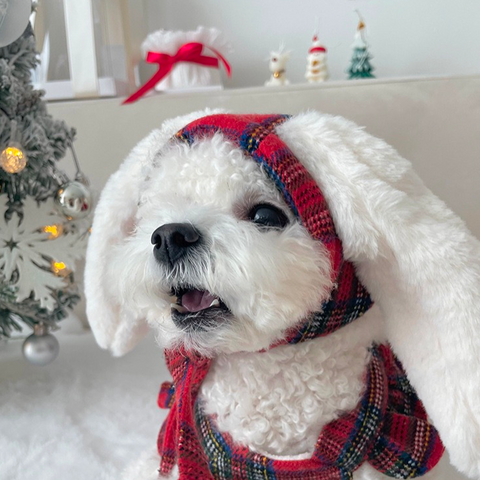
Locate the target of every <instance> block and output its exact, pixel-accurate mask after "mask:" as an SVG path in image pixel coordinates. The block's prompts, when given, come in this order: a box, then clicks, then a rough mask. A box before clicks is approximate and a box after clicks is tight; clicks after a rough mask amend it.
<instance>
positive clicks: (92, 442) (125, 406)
mask: <svg viewBox="0 0 480 480" xmlns="http://www.w3.org/2000/svg"><path fill="white" fill-rule="evenodd" d="M66 327H68V326H66ZM69 329H70V330H72V328H62V331H60V332H59V334H58V335H57V337H58V339H59V341H60V354H59V356H58V358H57V360H55V362H54V363H52V364H51V365H49V366H46V367H35V366H33V365H30V364H29V363H28V362H27V361H26V360H24V359H23V357H22V354H21V341H19V340H13V341H11V342H9V343H8V344H7V345H6V346H5V345H4V346H2V347H0V478H1V479H2V480H60V479H64V478H65V479H67V478H68V479H69V480H93V479H95V480H117V479H118V478H119V477H120V473H121V471H122V470H123V468H124V467H125V466H126V464H128V463H129V462H130V461H131V460H133V459H135V458H137V457H139V456H140V455H141V453H142V452H143V451H145V450H148V449H151V448H152V447H154V446H155V441H156V436H157V433H158V430H159V428H160V425H161V422H162V421H163V418H164V416H165V412H164V411H161V410H160V409H159V408H158V407H157V406H156V398H157V393H158V389H159V386H160V383H161V381H162V380H165V379H167V378H168V372H167V370H166V369H165V367H164V361H163V359H162V355H161V350H160V349H159V348H158V347H156V346H155V345H154V342H153V340H150V339H149V340H150V341H145V342H143V344H142V345H141V346H140V347H139V348H137V349H136V350H135V351H134V352H132V353H131V354H129V355H127V356H126V357H124V358H120V359H116V358H112V357H111V356H110V354H108V353H106V352H105V351H102V350H100V349H99V348H98V346H97V344H96V343H95V341H94V339H93V336H92V335H91V334H90V333H82V334H78V333H77V334H74V333H68V332H66V331H65V330H69Z"/></svg>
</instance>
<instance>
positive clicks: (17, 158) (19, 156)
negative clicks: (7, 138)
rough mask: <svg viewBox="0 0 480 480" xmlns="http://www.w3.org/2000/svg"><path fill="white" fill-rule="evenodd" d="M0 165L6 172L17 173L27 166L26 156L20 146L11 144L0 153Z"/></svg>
mask: <svg viewBox="0 0 480 480" xmlns="http://www.w3.org/2000/svg"><path fill="white" fill-rule="evenodd" d="M0 165H1V167H2V168H3V169H4V170H5V171H6V172H7V173H18V172H21V171H22V170H23V169H24V168H25V167H26V166H27V157H26V156H25V154H24V153H23V151H22V150H21V149H20V148H17V147H14V146H13V145H12V146H10V147H7V148H5V150H3V152H2V153H1V155H0Z"/></svg>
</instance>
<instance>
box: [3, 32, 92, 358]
mask: <svg viewBox="0 0 480 480" xmlns="http://www.w3.org/2000/svg"><path fill="white" fill-rule="evenodd" d="M37 62H38V60H37V54H36V52H35V38H34V36H33V32H32V28H31V26H30V25H28V26H27V28H26V30H25V32H24V33H23V34H22V35H21V36H20V38H18V39H17V40H15V41H14V42H13V43H10V44H9V45H6V46H4V47H2V48H0V152H1V153H0V167H1V168H0V338H2V337H9V336H10V335H11V334H12V332H13V331H14V330H17V331H20V330H22V327H25V326H28V327H31V328H32V329H35V332H36V334H37V337H38V338H31V339H30V342H28V339H27V341H26V343H25V344H24V353H25V355H26V357H27V358H29V359H30V360H31V361H32V362H34V363H37V364H45V363H48V360H52V359H53V358H54V357H55V356H56V352H55V351H54V350H55V348H54V347H55V346H54V345H53V347H52V338H53V337H52V336H51V335H50V334H48V333H47V330H49V329H52V328H53V329H54V328H55V327H56V323H57V321H59V320H61V319H63V318H64V317H66V316H67V314H68V310H69V309H71V308H72V307H73V306H74V305H75V303H76V302H77V301H78V300H79V298H80V297H79V293H78V287H77V285H76V283H75V280H74V276H73V271H74V269H75V263H76V260H77V259H78V258H80V257H81V256H82V253H83V252H84V248H85V243H86V240H87V237H88V232H89V226H90V225H89V218H88V214H89V213H90V210H91V194H90V191H89V189H88V187H87V186H86V181H85V178H84V177H83V176H82V175H81V173H80V170H79V168H78V163H77V162H76V164H77V178H76V179H75V181H70V180H69V178H68V177H67V175H66V174H65V173H64V172H62V171H61V170H59V169H58V168H57V162H58V160H60V159H61V158H63V157H64V156H65V153H66V151H67V149H69V148H72V142H73V139H74V136H75V131H74V130H73V129H72V128H69V127H67V125H66V124H65V123H64V122H63V121H59V120H55V119H53V118H52V117H51V115H49V114H48V113H47V110H46V104H45V102H44V101H43V100H42V96H43V92H42V91H39V90H35V89H34V88H33V85H32V84H31V72H32V70H33V69H34V68H35V66H36V65H37ZM72 152H73V151H72ZM74 158H75V157H74ZM75 161H76V159H75ZM42 337H43V338H42ZM29 338H30V337H29ZM32 340H38V341H37V342H35V341H34V342H32ZM42 340H43V344H42ZM55 341H56V340H55ZM42 348H43V356H42V353H41V351H42ZM45 348H47V350H48V348H50V351H48V352H46V351H45ZM52 348H53V350H52Z"/></svg>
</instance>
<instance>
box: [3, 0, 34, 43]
mask: <svg viewBox="0 0 480 480" xmlns="http://www.w3.org/2000/svg"><path fill="white" fill-rule="evenodd" d="M31 13H32V0H6V1H5V0H4V1H2V2H0V47H5V46H7V45H10V44H11V43H13V42H14V41H15V40H17V38H19V37H20V35H21V34H22V33H23V31H24V30H25V28H27V25H28V19H29V18H30V14H31Z"/></svg>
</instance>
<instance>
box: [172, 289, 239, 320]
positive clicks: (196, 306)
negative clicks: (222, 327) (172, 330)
mask: <svg viewBox="0 0 480 480" xmlns="http://www.w3.org/2000/svg"><path fill="white" fill-rule="evenodd" d="M171 294H172V298H171V300H172V303H171V304H170V306H171V308H172V319H173V321H174V323H175V324H176V325H177V326H178V327H181V328H184V329H206V328H211V327H215V326H216V325H218V324H220V323H223V321H224V320H225V319H226V318H228V317H229V316H230V315H231V313H230V310H229V309H228V307H227V306H226V305H225V303H223V301H222V300H221V299H220V298H219V297H217V296H216V295H213V294H212V293H210V292H208V291H206V290H200V289H197V288H194V287H176V288H173V289H172V292H171Z"/></svg>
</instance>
